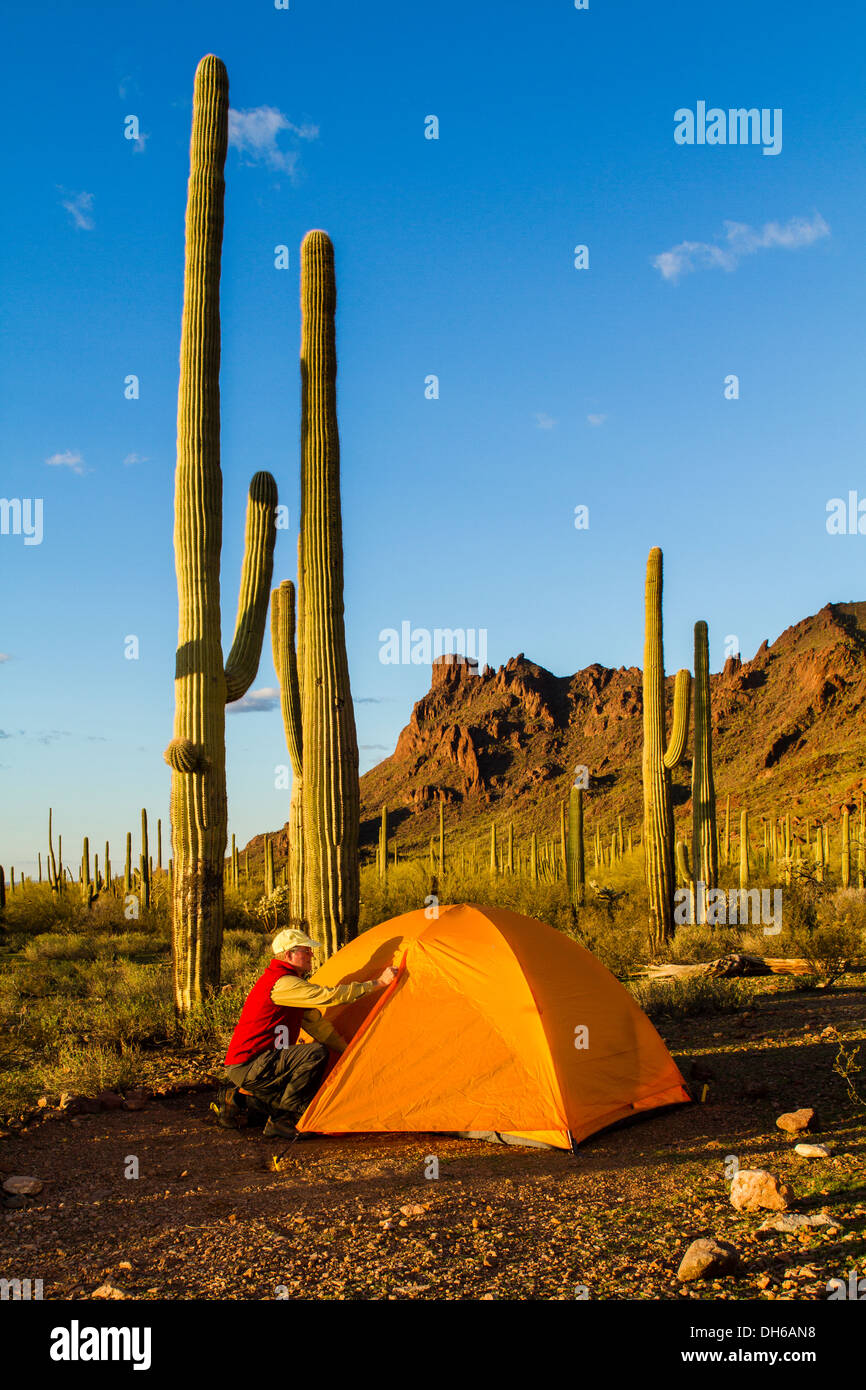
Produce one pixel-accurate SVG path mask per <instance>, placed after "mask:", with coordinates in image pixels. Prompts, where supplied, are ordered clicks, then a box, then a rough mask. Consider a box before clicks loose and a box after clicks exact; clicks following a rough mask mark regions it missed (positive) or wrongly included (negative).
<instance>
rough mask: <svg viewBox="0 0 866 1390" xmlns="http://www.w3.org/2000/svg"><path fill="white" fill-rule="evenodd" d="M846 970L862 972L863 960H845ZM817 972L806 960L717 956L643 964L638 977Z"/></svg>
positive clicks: (810, 973)
mask: <svg viewBox="0 0 866 1390" xmlns="http://www.w3.org/2000/svg"><path fill="white" fill-rule="evenodd" d="M846 969H848V970H866V961H849V962H848V965H847V967H846ZM818 974H820V969H819V968H818V966H817V965H814V964H813V963H812V962H811V961H808V960H797V959H794V958H790V957H785V956H781V957H772V956H746V955H733V956H720V957H719V958H718V960H711V961H702V962H700V963H699V964H697V965H673V964H666V965H646V966H644V968H643V970H642V971H641V972H640V977H641V978H643V979H648V980H678V979H681V978H682V979H687V978H688V977H689V976H690V975H707V976H709V977H710V978H713V979H728V980H729V979H735V978H742V977H744V976H749V975H818Z"/></svg>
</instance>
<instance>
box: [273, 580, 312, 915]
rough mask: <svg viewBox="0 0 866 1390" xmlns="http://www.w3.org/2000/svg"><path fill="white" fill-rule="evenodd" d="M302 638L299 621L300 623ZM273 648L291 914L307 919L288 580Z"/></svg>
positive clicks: (278, 594)
mask: <svg viewBox="0 0 866 1390" xmlns="http://www.w3.org/2000/svg"><path fill="white" fill-rule="evenodd" d="M298 639H300V622H298ZM271 646H272V648H273V657H274V668H275V670H276V672H277V678H278V679H279V683H280V704H281V708H282V713H283V730H284V732H285V735H286V746H287V748H288V750H289V761H290V763H291V765H292V791H291V796H290V799H289V897H290V900H291V914H292V916H293V917H294V918H297V919H298V920H299V921H300V920H301V919H302V918H303V916H304V801H303V796H304V738H303V729H302V716H301V688H300V679H299V675H298V653H299V652H300V640H298V643H297V646H296V640H295V586H294V584H293V583H292V581H291V580H290V579H286V580H284V581H283V583H282V584H281V585H280V587H279V588H278V589H274V591H273V593H272V594H271Z"/></svg>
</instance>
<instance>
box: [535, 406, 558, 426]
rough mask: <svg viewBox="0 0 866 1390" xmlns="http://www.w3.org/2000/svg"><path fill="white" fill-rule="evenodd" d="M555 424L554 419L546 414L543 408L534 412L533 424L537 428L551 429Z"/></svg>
mask: <svg viewBox="0 0 866 1390" xmlns="http://www.w3.org/2000/svg"><path fill="white" fill-rule="evenodd" d="M555 424H556V421H555V420H554V418H553V416H552V415H548V414H547V413H546V412H545V411H543V410H537V411H536V412H535V425H536V428H537V429H540V430H552V429H553V427H554V425H555Z"/></svg>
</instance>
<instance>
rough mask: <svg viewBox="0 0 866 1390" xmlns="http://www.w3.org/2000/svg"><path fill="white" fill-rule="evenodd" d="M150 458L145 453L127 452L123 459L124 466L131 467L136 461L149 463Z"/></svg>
mask: <svg viewBox="0 0 866 1390" xmlns="http://www.w3.org/2000/svg"><path fill="white" fill-rule="evenodd" d="M149 462H150V460H149V459H148V458H147V457H146V456H145V455H144V454H127V456H126V458H125V459H124V460H123V466H124V468H131V467H132V465H133V464H134V463H149Z"/></svg>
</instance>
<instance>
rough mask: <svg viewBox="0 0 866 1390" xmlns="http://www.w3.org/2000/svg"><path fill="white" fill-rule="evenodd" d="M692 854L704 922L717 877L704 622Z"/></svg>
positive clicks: (699, 627)
mask: <svg viewBox="0 0 866 1390" xmlns="http://www.w3.org/2000/svg"><path fill="white" fill-rule="evenodd" d="M692 855H693V859H694V877H695V880H696V883H697V884H698V885H701V886H700V887H697V888H696V890H695V891H696V903H695V907H696V918H697V921H698V922H700V923H704V922H706V894H707V890H708V889H710V888H715V887H716V886H717V884H718V877H719V859H718V842H717V839H716V788H715V783H714V780H713V730H712V712H711V708H710V645H709V636H708V632H707V625H706V623H705V622H703V621H701V622H697V623H695V731H694V755H693V758H692Z"/></svg>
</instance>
